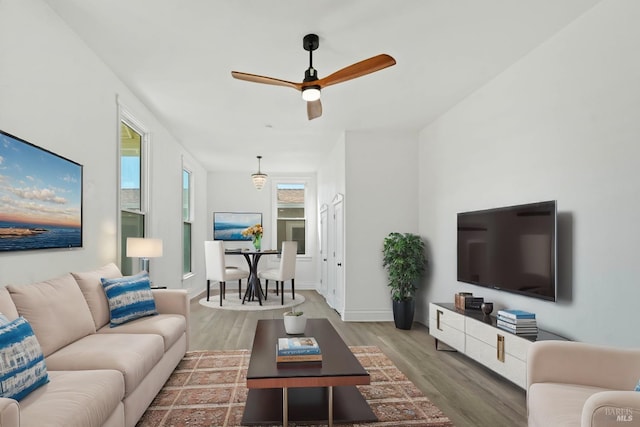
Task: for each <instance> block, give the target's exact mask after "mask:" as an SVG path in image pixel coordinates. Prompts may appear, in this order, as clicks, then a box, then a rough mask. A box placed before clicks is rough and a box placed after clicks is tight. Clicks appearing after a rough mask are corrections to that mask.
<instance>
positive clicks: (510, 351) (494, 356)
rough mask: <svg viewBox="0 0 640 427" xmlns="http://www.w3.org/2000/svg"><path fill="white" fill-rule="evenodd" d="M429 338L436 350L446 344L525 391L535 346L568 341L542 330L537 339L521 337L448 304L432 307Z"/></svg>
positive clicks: (478, 314)
mask: <svg viewBox="0 0 640 427" xmlns="http://www.w3.org/2000/svg"><path fill="white" fill-rule="evenodd" d="M429 334H430V335H431V336H433V337H434V338H435V339H436V349H438V350H440V349H442V346H441V345H440V344H441V343H444V344H446V345H447V346H449V347H451V348H453V349H455V350H457V351H459V352H460V353H463V354H464V355H466V356H468V357H470V358H471V359H473V360H475V361H477V362H479V363H481V364H483V365H484V366H486V367H487V368H489V369H491V370H493V371H495V372H496V373H498V374H500V375H502V376H503V377H505V378H507V379H508V380H510V381H511V382H513V383H515V384H517V385H518V386H520V387H522V388H525V389H526V387H527V351H528V350H529V346H530V345H531V343H532V342H534V341H537V340H566V338H563V337H561V336H559V335H555V334H552V333H550V332H547V331H544V330H541V329H538V336H537V337H521V336H518V335H515V334H512V333H510V332H507V331H505V330H502V329H500V328H498V327H497V326H496V318H495V317H494V316H486V315H484V314H483V313H482V312H481V311H479V310H459V309H456V308H455V305H454V304H448V303H429Z"/></svg>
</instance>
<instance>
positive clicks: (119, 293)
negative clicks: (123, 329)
mask: <svg viewBox="0 0 640 427" xmlns="http://www.w3.org/2000/svg"><path fill="white" fill-rule="evenodd" d="M100 280H101V281H102V286H103V287H104V292H105V294H106V295H107V301H108V302H109V310H110V314H111V322H110V325H111V326H112V327H114V326H118V325H122V324H123V323H126V322H130V321H131V320H135V319H139V318H141V317H145V316H152V315H154V314H158V312H157V311H156V303H155V300H154V299H153V293H152V292H151V282H150V281H149V274H148V273H147V272H146V271H143V272H142V273H138V274H136V275H134V276H126V277H120V278H117V279H107V278H102V279H100Z"/></svg>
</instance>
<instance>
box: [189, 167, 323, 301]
mask: <svg viewBox="0 0 640 427" xmlns="http://www.w3.org/2000/svg"><path fill="white" fill-rule="evenodd" d="M263 164H264V163H263ZM262 169H263V172H265V173H267V174H269V171H268V170H267V169H266V168H265V167H263V168H262ZM288 178H299V179H304V180H305V181H306V182H307V183H308V185H307V187H306V194H305V197H306V199H307V202H308V204H307V209H306V212H305V215H306V219H307V229H308V233H307V239H308V240H307V242H306V246H307V256H302V255H299V256H298V258H297V260H296V283H295V284H296V289H315V288H316V286H317V283H318V280H319V278H318V267H317V258H318V256H317V254H318V251H319V249H318V235H317V229H318V225H317V221H318V220H317V215H318V212H317V209H316V205H315V200H316V198H317V194H316V193H317V191H316V187H317V185H316V177H315V174H310V175H285V174H283V175H277V176H276V175H272V174H269V177H268V179H267V183H266V184H265V186H264V187H263V188H262V190H259V191H258V190H256V188H255V187H254V185H253V182H252V181H251V172H209V174H208V184H207V197H206V198H207V201H208V211H207V221H208V225H207V232H206V234H203V235H202V236H200V240H199V241H196V239H194V242H195V244H196V245H200V246H204V241H205V240H211V239H213V213H214V212H260V213H262V225H263V228H264V235H263V236H262V248H263V249H272V248H273V249H275V246H276V241H275V239H276V236H275V234H274V233H273V231H274V229H275V223H274V220H275V219H274V217H273V203H272V200H273V199H272V197H273V190H274V188H273V182H274V180H278V179H288ZM225 247H227V248H231V247H233V248H237V247H246V248H250V247H251V242H225ZM226 259H227V263H228V264H229V265H236V266H239V267H242V268H247V265H246V261H245V260H244V257H241V256H237V255H228V256H227V258H226ZM203 260H204V258H203ZM203 262H204V261H203ZM279 262H280V259H279V258H278V257H276V256H262V257H261V258H260V264H259V269H267V268H276V267H277V266H278V264H279ZM234 286H235V287H237V284H234V283H228V284H227V287H231V288H233V287H234ZM201 287H202V289H204V288H205V287H206V281H203V282H202V283H201Z"/></svg>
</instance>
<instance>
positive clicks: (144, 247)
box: [127, 237, 162, 258]
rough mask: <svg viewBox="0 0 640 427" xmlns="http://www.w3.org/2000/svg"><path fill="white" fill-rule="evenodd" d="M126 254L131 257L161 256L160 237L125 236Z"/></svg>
mask: <svg viewBox="0 0 640 427" xmlns="http://www.w3.org/2000/svg"><path fill="white" fill-rule="evenodd" d="M127 256H128V257H131V258H157V257H161V256H162V239H150V238H146V237H127Z"/></svg>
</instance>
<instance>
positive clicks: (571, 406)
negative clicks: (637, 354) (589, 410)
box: [527, 383, 606, 427]
mask: <svg viewBox="0 0 640 427" xmlns="http://www.w3.org/2000/svg"><path fill="white" fill-rule="evenodd" d="M605 390H606V389H603V388H600V387H591V386H586V385H574V384H558V383H536V384H532V385H531V387H529V391H528V392H527V394H528V396H527V402H528V403H527V405H528V412H529V426H530V427H534V426H539V427H543V426H544V427H546V426H558V427H573V426H575V427H579V426H580V419H581V416H582V408H583V406H584V404H585V402H586V401H587V399H588V398H589V397H591V395H593V394H594V393H598V392H600V391H605Z"/></svg>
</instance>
